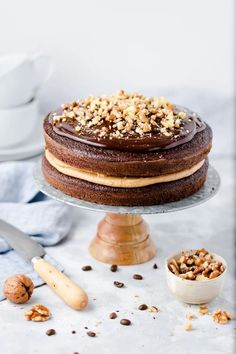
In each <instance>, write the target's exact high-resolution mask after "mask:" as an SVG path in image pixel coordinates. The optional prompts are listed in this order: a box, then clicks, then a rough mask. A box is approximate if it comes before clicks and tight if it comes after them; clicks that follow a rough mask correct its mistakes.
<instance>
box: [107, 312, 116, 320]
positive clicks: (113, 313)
mask: <svg viewBox="0 0 236 354" xmlns="http://www.w3.org/2000/svg"><path fill="white" fill-rule="evenodd" d="M109 317H110V319H111V320H114V319H115V318H116V317H117V314H116V313H115V312H112V313H110V316H109Z"/></svg>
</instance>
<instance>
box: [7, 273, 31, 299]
mask: <svg viewBox="0 0 236 354" xmlns="http://www.w3.org/2000/svg"><path fill="white" fill-rule="evenodd" d="M33 290H34V284H33V282H32V280H31V279H30V278H29V277H27V276H26V275H24V274H16V275H13V276H11V277H10V278H8V279H7V280H6V281H5V283H4V285H3V293H4V295H5V297H6V298H7V299H8V300H9V301H11V302H14V303H15V304H24V303H25V302H27V301H28V300H29V299H30V297H31V295H32V293H33Z"/></svg>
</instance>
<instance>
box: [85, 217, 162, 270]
mask: <svg viewBox="0 0 236 354" xmlns="http://www.w3.org/2000/svg"><path fill="white" fill-rule="evenodd" d="M89 251H90V253H91V255H92V256H93V257H94V258H96V259H97V260H99V261H101V262H104V263H109V264H117V265H129V264H139V263H143V262H146V261H148V260H150V259H152V258H153V257H154V256H155V254H156V248H155V246H154V243H153V242H152V240H151V239H150V237H149V227H148V225H147V223H146V222H145V221H144V220H143V218H142V217H141V215H134V214H112V213H107V214H106V216H105V218H104V219H103V220H102V221H101V222H100V223H99V224H98V229H97V236H96V237H95V238H94V239H93V241H92V242H91V244H90V247H89Z"/></svg>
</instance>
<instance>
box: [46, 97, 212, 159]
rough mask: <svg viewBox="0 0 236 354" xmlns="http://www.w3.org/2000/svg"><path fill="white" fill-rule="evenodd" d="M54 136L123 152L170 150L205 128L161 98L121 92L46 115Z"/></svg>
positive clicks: (71, 105) (88, 100)
mask: <svg viewBox="0 0 236 354" xmlns="http://www.w3.org/2000/svg"><path fill="white" fill-rule="evenodd" d="M49 120H50V122H51V124H52V125H53V130H54V132H55V133H57V134H58V135H61V136H65V137H67V138H70V139H73V140H75V141H79V142H81V143H84V144H88V145H92V146H96V147H102V148H106V149H117V150H126V151H137V152H138V151H140V152H145V151H155V150H163V149H170V148H173V147H176V146H178V145H181V144H184V143H186V142H188V141H190V140H191V139H192V138H193V137H194V135H195V134H196V133H198V132H200V131H201V130H203V129H205V127H206V125H205V123H204V122H203V121H202V120H201V118H200V117H199V116H198V115H197V114H196V113H194V112H191V111H190V110H189V109H187V108H184V107H181V106H177V105H173V104H171V103H170V102H168V101H167V100H166V99H165V98H164V97H162V96H158V97H155V98H149V97H146V96H144V95H141V94H138V93H126V92H124V91H123V90H121V91H119V92H118V93H117V94H115V95H112V96H101V97H93V96H89V97H87V98H86V99H85V100H79V101H76V102H72V103H70V104H64V105H62V106H61V108H60V109H59V110H57V111H56V112H54V113H50V115H49Z"/></svg>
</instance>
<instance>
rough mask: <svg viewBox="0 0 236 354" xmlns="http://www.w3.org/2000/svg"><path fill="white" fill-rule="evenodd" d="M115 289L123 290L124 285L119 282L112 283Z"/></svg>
mask: <svg viewBox="0 0 236 354" xmlns="http://www.w3.org/2000/svg"><path fill="white" fill-rule="evenodd" d="M113 284H114V285H115V286H116V287H117V288H123V286H124V283H121V282H120V281H114V283H113Z"/></svg>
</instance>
